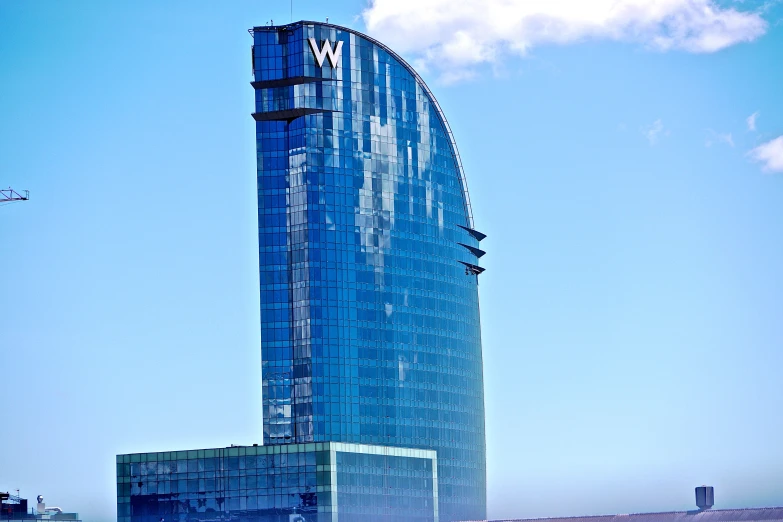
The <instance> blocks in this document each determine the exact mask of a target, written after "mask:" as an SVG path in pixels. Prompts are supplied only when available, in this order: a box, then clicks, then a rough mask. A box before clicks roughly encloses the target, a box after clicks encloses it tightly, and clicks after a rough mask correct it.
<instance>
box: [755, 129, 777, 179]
mask: <svg viewBox="0 0 783 522" xmlns="http://www.w3.org/2000/svg"><path fill="white" fill-rule="evenodd" d="M748 155H749V156H750V157H751V159H752V160H753V161H756V162H758V163H761V168H762V169H763V170H764V171H765V172H783V136H778V137H777V138H775V139H774V140H770V141H768V142H766V143H762V144H761V145H759V146H758V147H756V148H755V149H753V150H751V151H750V152H749V153H748Z"/></svg>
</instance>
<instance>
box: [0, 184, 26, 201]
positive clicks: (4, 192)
mask: <svg viewBox="0 0 783 522" xmlns="http://www.w3.org/2000/svg"><path fill="white" fill-rule="evenodd" d="M23 192H24V196H23V195H21V194H20V193H18V192H17V191H15V190H14V189H12V188H11V187H8V188H7V189H0V205H2V204H3V203H13V202H14V201H27V200H28V199H30V191H29V190H24V191H23Z"/></svg>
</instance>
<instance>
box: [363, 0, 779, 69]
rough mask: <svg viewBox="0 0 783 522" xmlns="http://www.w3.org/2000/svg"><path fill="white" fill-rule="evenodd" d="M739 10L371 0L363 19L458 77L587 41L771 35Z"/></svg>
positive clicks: (616, 0) (608, 2)
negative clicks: (539, 49)
mask: <svg viewBox="0 0 783 522" xmlns="http://www.w3.org/2000/svg"><path fill="white" fill-rule="evenodd" d="M738 7H741V6H739V5H738ZM738 7H731V6H729V5H727V4H726V3H725V2H724V3H721V2H718V0H591V1H589V2H586V1H584V0H460V1H459V2H454V1H453V0H370V5H369V7H368V8H367V9H365V10H364V12H363V13H362V17H363V19H364V22H365V24H366V26H367V29H368V31H369V32H370V33H371V34H373V35H374V36H378V37H379V38H380V39H381V40H382V41H384V42H387V43H388V44H390V45H391V46H392V47H393V48H395V49H398V50H399V51H401V52H405V53H411V54H413V55H414V58H417V59H418V60H419V61H420V62H424V63H426V64H427V65H429V66H431V68H432V69H435V70H436V71H437V72H438V73H439V74H444V73H450V74H452V75H454V74H455V71H456V70H459V69H463V70H464V69H471V68H472V67H473V66H476V65H478V64H482V63H497V62H499V59H500V57H502V56H503V55H504V54H507V53H515V54H520V55H524V54H525V53H527V51H528V50H529V49H530V48H532V47H535V46H540V45H546V44H560V45H564V44H570V43H576V42H580V41H584V40H613V41H623V42H632V43H636V44H640V45H643V46H645V47H648V48H652V49H657V50H660V51H668V50H672V49H679V50H684V51H687V52H693V53H709V52H714V51H718V50H720V49H724V48H726V47H729V46H732V45H735V44H737V43H740V42H749V41H753V40H755V39H757V38H758V37H760V36H761V35H763V34H764V33H765V32H766V29H767V25H768V24H767V22H766V21H765V20H764V19H763V18H762V15H761V12H760V11H752V10H749V9H744V10H740V9H739V8H738ZM457 76H459V75H457Z"/></svg>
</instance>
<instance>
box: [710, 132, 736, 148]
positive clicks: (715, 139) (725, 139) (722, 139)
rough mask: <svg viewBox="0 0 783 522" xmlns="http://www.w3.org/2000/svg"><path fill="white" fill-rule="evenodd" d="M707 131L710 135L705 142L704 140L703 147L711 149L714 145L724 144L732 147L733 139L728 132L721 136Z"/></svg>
mask: <svg viewBox="0 0 783 522" xmlns="http://www.w3.org/2000/svg"><path fill="white" fill-rule="evenodd" d="M707 131H708V132H709V133H710V135H709V137H708V138H707V139H706V140H704V146H705V147H712V145H713V144H714V143H725V144H726V145H728V146H730V147H734V138H733V137H732V135H731V133H730V132H729V133H726V134H721V133H719V132H715V131H714V130H712V129H707Z"/></svg>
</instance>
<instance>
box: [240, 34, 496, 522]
mask: <svg viewBox="0 0 783 522" xmlns="http://www.w3.org/2000/svg"><path fill="white" fill-rule="evenodd" d="M252 33H253V37H254V46H253V63H254V75H255V81H254V82H253V86H254V88H255V94H256V112H255V114H254V115H253V116H254V118H255V119H256V121H257V124H256V125H257V130H256V132H257V148H258V209H259V213H258V219H259V247H260V249H259V261H260V263H259V264H260V284H261V337H262V361H263V374H262V375H263V408H264V411H263V422H264V444H267V445H269V444H288V443H309V442H330V441H333V442H344V443H357V444H373V445H382V446H397V447H408V448H421V449H434V450H436V452H437V462H438V470H437V474H438V497H439V512H440V520H441V521H449V520H477V519H483V518H485V516H486V470H485V460H486V458H485V438H484V395H483V376H482V357H481V337H480V325H479V302H478V281H477V277H478V276H477V274H478V273H480V271H481V269H480V268H479V267H478V257H479V256H481V255H483V251H481V250H480V249H479V241H480V240H481V239H482V238H483V237H484V236H483V234H480V233H478V232H476V231H475V230H473V229H472V227H473V225H472V217H471V215H470V205H469V202H468V198H467V189H466V187H465V184H464V178H463V177H462V173H461V167H460V163H459V157H458V155H457V152H456V148H455V146H454V144H453V141H452V139H451V135H450V132H449V130H448V126H447V124H446V122H445V120H444V119H443V117H442V115H441V113H440V110H439V108H438V106H437V102H436V101H435V100H434V98H432V96H431V94H430V93H429V90H428V89H427V88H426V86H425V85H424V84H423V82H422V81H421V79H420V78H419V77H418V75H416V73H415V72H414V71H413V70H412V69H411V68H410V66H408V65H407V64H406V63H404V62H403V61H402V60H401V59H399V57H397V56H396V55H395V54H394V53H393V52H391V51H390V50H389V49H388V48H386V47H385V46H383V45H382V44H380V43H378V42H376V41H374V40H371V39H369V38H367V37H365V36H363V35H361V34H358V33H356V32H353V31H351V30H349V29H346V28H341V27H336V26H332V25H327V24H318V23H312V22H299V23H296V24H291V25H289V26H285V27H256V28H254V29H253V30H252ZM319 62H320V63H319Z"/></svg>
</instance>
